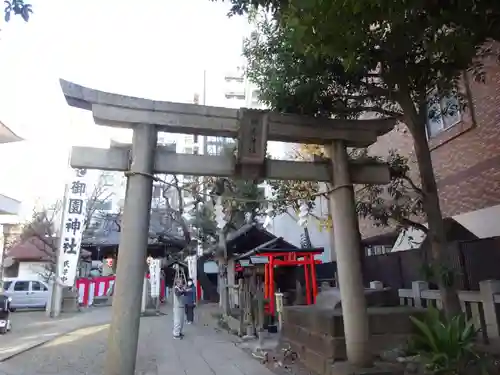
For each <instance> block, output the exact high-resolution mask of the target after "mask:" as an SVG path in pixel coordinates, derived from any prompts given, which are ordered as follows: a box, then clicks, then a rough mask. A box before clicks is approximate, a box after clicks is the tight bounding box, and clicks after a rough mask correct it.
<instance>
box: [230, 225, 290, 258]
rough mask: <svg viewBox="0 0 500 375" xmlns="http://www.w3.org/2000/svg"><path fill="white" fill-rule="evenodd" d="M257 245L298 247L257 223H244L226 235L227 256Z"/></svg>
mask: <svg viewBox="0 0 500 375" xmlns="http://www.w3.org/2000/svg"><path fill="white" fill-rule="evenodd" d="M259 246H264V247H272V248H276V249H299V248H298V247H296V246H294V245H292V244H291V243H289V242H288V241H286V240H284V239H283V238H282V237H277V236H275V235H274V234H272V233H271V232H269V231H267V230H265V229H264V228H262V227H260V226H259V225H257V224H246V225H244V226H243V227H241V228H240V229H239V230H237V231H235V232H233V233H230V234H229V235H228V237H227V241H226V248H227V253H228V255H229V256H238V255H241V254H245V253H247V252H249V251H251V250H254V249H255V248H257V247H259Z"/></svg>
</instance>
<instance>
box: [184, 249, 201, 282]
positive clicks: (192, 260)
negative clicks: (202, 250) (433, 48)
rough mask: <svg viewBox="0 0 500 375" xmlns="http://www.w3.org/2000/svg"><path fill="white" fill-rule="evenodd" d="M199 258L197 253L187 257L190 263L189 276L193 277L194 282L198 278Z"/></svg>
mask: <svg viewBox="0 0 500 375" xmlns="http://www.w3.org/2000/svg"><path fill="white" fill-rule="evenodd" d="M197 258H198V257H197V256H196V255H190V256H188V257H187V258H186V259H187V264H188V273H189V278H191V279H192V280H193V281H194V282H196V279H197V274H196V271H197V270H196V268H197Z"/></svg>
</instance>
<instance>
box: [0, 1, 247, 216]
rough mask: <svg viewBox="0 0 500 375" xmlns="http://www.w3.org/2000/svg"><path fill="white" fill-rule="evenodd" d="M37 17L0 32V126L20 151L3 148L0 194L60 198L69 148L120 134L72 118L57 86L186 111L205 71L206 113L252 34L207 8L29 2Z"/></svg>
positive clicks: (200, 4) (217, 6) (81, 115)
mask: <svg viewBox="0 0 500 375" xmlns="http://www.w3.org/2000/svg"><path fill="white" fill-rule="evenodd" d="M32 3H33V8H34V14H33V16H32V19H31V20H30V21H29V22H28V23H25V22H24V21H22V20H20V19H19V20H18V19H14V20H13V21H11V22H10V23H8V24H5V23H2V24H0V27H1V28H2V31H1V33H0V57H1V58H0V120H1V121H2V122H4V123H5V124H6V125H7V126H9V127H10V128H11V129H12V130H13V131H14V132H16V133H17V134H18V135H20V136H21V137H23V138H25V139H26V141H24V142H21V143H17V144H6V145H0V157H1V160H2V162H1V163H0V172H1V173H2V179H1V180H0V192H1V193H4V194H7V195H10V196H12V197H14V198H17V199H20V200H23V201H24V202H25V207H29V206H30V205H31V204H32V202H33V201H34V200H35V199H36V198H42V199H45V200H51V199H57V198H58V197H60V196H61V195H62V192H63V187H64V181H65V171H66V170H67V161H68V153H69V149H70V147H71V146H72V145H92V146H97V147H107V145H108V144H109V138H110V137H111V136H113V137H114V136H116V135H117V134H116V131H114V130H111V129H109V128H102V127H97V126H95V125H93V121H92V117H91V116H90V115H89V114H88V113H85V112H82V111H78V110H75V109H70V108H69V107H68V106H67V105H66V103H65V101H64V98H63V96H62V93H61V90H60V87H59V82H58V79H59V78H60V77H61V78H65V79H67V80H71V81H73V82H75V83H79V84H83V85H86V86H89V87H93V88H96V89H101V90H105V91H110V92H116V93H121V94H126V95H127V94H128V95H134V96H142V97H146V98H154V99H158V100H170V101H177V102H191V101H192V99H193V95H194V93H195V92H198V93H201V92H202V86H203V71H204V70H205V69H206V70H207V104H209V105H221V102H222V100H223V88H222V84H223V74H224V72H225V71H227V70H229V69H231V68H233V67H234V66H235V65H237V64H238V63H239V62H240V61H241V46H242V40H243V38H244V36H245V35H248V32H249V25H248V24H247V22H246V20H245V19H244V18H242V17H238V18H231V19H228V18H227V16H226V15H227V10H228V6H227V5H226V4H221V3H220V2H218V3H213V2H211V1H209V0H141V1H137V0H43V1H42V0H32Z"/></svg>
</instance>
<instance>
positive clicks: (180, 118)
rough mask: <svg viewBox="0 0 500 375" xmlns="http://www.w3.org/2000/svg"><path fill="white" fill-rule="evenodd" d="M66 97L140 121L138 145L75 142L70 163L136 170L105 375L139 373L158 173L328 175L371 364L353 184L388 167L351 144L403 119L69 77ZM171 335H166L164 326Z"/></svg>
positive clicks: (350, 350)
mask: <svg viewBox="0 0 500 375" xmlns="http://www.w3.org/2000/svg"><path fill="white" fill-rule="evenodd" d="M61 86H62V90H63V92H64V95H65V97H66V100H67V102H68V104H69V105H70V106H72V107H77V108H81V109H85V110H89V111H92V114H93V116H94V121H95V123H96V124H98V125H103V126H112V127H122V128H123V127H125V128H131V129H133V141H132V147H131V149H123V148H110V149H96V148H87V147H73V149H72V153H71V166H72V167H73V168H88V169H100V170H112V171H124V172H127V176H128V188H127V192H126V197H125V209H124V217H123V230H122V231H121V237H120V245H119V252H118V254H119V262H118V269H117V275H116V284H115V285H116V287H115V294H114V296H113V310H112V311H113V316H112V321H111V328H110V333H109V342H108V353H107V360H106V365H105V374H106V375H133V374H134V370H135V362H136V353H137V341H138V335H139V320H140V301H141V294H142V283H143V280H144V277H143V276H144V264H145V258H146V251H145V249H146V246H147V241H148V225H149V215H150V205H151V194H152V178H151V176H152V175H153V174H154V173H162V174H183V175H195V176H219V177H236V178H243V179H254V178H267V179H276V180H280V179H281V180H288V179H292V180H309V181H323V182H330V183H332V185H333V191H331V193H330V205H331V214H332V217H333V218H334V220H333V231H334V233H335V236H334V238H335V239H334V245H335V252H336V257H337V266H338V276H339V284H340V292H341V296H342V307H343V311H344V314H343V320H344V332H345V339H346V349H347V356H348V359H349V361H350V362H351V363H352V364H355V365H366V364H367V363H368V362H371V355H370V352H369V349H368V340H369V330H368V315H367V310H366V301H365V296H364V287H363V282H362V275H361V264H360V259H359V247H360V242H359V233H358V229H357V228H358V226H357V215H356V211H355V203H354V190H353V184H385V183H387V182H388V181H389V169H388V166H387V165H385V164H382V163H373V162H370V163H360V162H350V161H349V160H348V155H347V150H346V147H367V146H369V145H371V144H372V143H374V142H375V141H376V140H377V137H378V136H380V135H383V134H385V133H387V132H388V131H390V130H391V129H392V128H393V126H394V124H395V120H380V119H372V120H335V119H315V118H312V117H306V116H297V115H288V114H281V113H276V112H269V111H261V110H251V109H240V110H237V109H229V108H220V107H209V106H202V105H197V104H181V103H171V102H164V101H154V100H147V99H142V98H135V97H130V96H123V95H118V94H112V93H107V92H102V91H98V90H93V89H90V88H86V87H82V86H80V85H77V84H74V83H71V82H68V81H64V80H61ZM158 131H163V132H174V133H186V134H198V135H203V136H219V137H232V138H237V139H238V153H237V155H236V157H229V156H208V155H187V154H173V153H171V152H168V151H167V150H165V149H164V148H162V147H158V146H157V132H158ZM268 140H269V141H281V142H293V143H302V144H318V145H324V146H326V147H327V149H328V148H329V151H330V157H331V159H330V160H328V161H323V162H294V161H282V160H268V159H266V146H267V141H268ZM166 334H168V333H166Z"/></svg>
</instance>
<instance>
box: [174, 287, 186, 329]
mask: <svg viewBox="0 0 500 375" xmlns="http://www.w3.org/2000/svg"><path fill="white" fill-rule="evenodd" d="M185 288H186V286H185V285H184V281H183V280H182V279H180V278H179V279H177V280H175V281H174V295H173V302H174V303H173V315H174V329H173V335H174V339H181V338H183V337H184V334H183V333H182V329H183V328H184V298H183V297H184V294H185V290H186V289H185Z"/></svg>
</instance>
